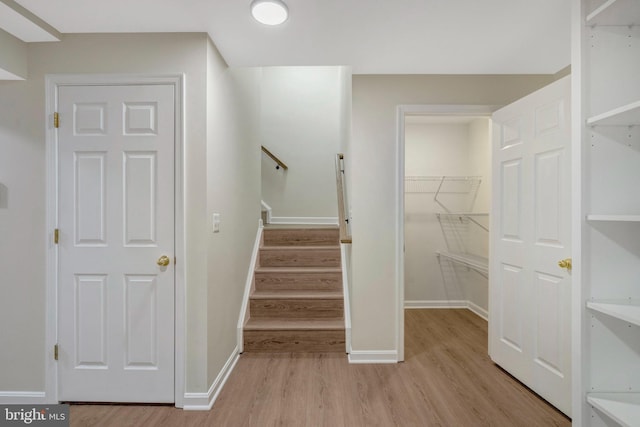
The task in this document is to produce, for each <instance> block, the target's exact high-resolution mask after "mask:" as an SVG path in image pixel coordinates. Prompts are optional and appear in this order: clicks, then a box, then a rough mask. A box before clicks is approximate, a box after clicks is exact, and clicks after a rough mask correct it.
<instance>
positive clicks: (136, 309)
mask: <svg viewBox="0 0 640 427" xmlns="http://www.w3.org/2000/svg"><path fill="white" fill-rule="evenodd" d="M174 96H175V94H174V87H173V86H172V85H130V86H127V85H122V86H62V87H60V88H59V92H58V111H59V114H60V126H59V129H58V144H59V153H58V170H59V177H58V179H59V190H58V191H59V196H58V206H59V213H58V215H59V229H60V235H59V236H60V237H59V277H58V344H59V361H58V380H59V381H58V384H59V394H58V398H59V400H61V401H106V402H173V401H174V313H175V311H174V263H173V259H174V229H175V227H174V209H175V207H174V199H175V196H174V144H175V119H174V117H175V115H174V110H175V103H174Z"/></svg>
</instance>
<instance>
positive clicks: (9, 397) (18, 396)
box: [0, 391, 49, 405]
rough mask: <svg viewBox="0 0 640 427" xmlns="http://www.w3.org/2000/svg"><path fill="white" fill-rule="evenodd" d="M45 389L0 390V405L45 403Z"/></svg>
mask: <svg viewBox="0 0 640 427" xmlns="http://www.w3.org/2000/svg"><path fill="white" fill-rule="evenodd" d="M47 403H49V402H47V399H46V392H45V391H0V405H44V404H47Z"/></svg>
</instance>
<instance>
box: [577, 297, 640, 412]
mask: <svg viewBox="0 0 640 427" xmlns="http://www.w3.org/2000/svg"><path fill="white" fill-rule="evenodd" d="M587 308H588V309H589V310H593V311H597V312H599V313H604V314H606V315H608V316H611V317H615V318H616V319H620V320H622V321H624V322H628V323H632V324H634V325H637V326H640V304H639V303H638V302H637V301H636V302H635V303H630V302H628V301H619V302H609V301H607V302H604V301H588V302H587ZM639 419H640V418H639Z"/></svg>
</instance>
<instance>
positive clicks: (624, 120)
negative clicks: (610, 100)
mask: <svg viewBox="0 0 640 427" xmlns="http://www.w3.org/2000/svg"><path fill="white" fill-rule="evenodd" d="M587 125H589V126H634V125H640V101H635V102H632V103H630V104H627V105H623V106H621V107H618V108H614V109H613V110H610V111H607V112H606V113H602V114H598V115H597V116H593V117H590V118H588V119H587Z"/></svg>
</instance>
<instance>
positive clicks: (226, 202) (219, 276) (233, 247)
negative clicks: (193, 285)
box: [202, 42, 261, 385]
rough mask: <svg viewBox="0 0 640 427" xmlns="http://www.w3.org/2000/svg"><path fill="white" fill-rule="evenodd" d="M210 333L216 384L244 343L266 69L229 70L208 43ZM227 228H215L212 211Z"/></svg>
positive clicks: (211, 375) (211, 377) (205, 233)
mask: <svg viewBox="0 0 640 427" xmlns="http://www.w3.org/2000/svg"><path fill="white" fill-rule="evenodd" d="M207 59H208V74H207V92H208V99H207V156H206V159H207V224H206V227H205V230H204V231H203V232H202V235H203V236H205V237H206V240H207V266H208V278H207V283H208V286H207V298H206V302H207V311H206V313H207V328H208V330H207V336H208V341H207V342H208V352H207V355H208V369H207V377H208V384H209V385H211V384H212V382H213V381H214V380H215V379H216V376H217V375H218V373H219V372H220V371H221V370H222V368H223V367H224V364H225V363H226V362H227V360H228V358H229V356H230V355H231V353H232V352H233V351H234V349H235V348H236V344H237V323H238V314H239V312H240V306H241V303H242V297H243V294H244V286H245V281H246V278H247V273H248V271H249V262H250V258H251V252H252V249H253V244H254V241H255V237H256V232H257V229H258V220H259V218H260V143H259V134H258V130H259V129H258V126H259V107H260V102H259V95H260V90H259V89H260V87H259V83H260V74H261V70H260V69H259V68H251V69H250V68H243V69H232V70H230V69H228V68H227V67H226V65H225V63H224V60H223V59H222V57H221V56H220V55H219V53H218V52H217V50H216V49H215V46H214V45H213V43H211V42H209V44H208V52H207ZM214 212H217V213H219V214H220V219H221V222H220V232H219V233H213V232H212V228H213V219H212V216H213V213H214Z"/></svg>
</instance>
